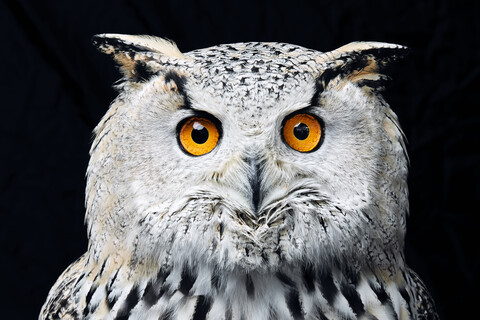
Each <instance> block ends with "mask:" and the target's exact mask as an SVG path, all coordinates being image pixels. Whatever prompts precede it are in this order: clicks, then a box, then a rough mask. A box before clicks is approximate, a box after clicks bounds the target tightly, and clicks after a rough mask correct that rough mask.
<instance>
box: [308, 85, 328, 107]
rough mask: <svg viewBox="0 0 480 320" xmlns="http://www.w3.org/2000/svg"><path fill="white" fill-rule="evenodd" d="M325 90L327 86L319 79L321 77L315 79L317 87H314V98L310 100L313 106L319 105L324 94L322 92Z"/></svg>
mask: <svg viewBox="0 0 480 320" xmlns="http://www.w3.org/2000/svg"><path fill="white" fill-rule="evenodd" d="M324 90H325V88H324V86H323V83H322V82H321V81H319V79H317V81H315V88H314V92H313V96H312V99H311V100H310V105H311V106H318V105H319V102H320V95H321V94H322V92H323V91H324Z"/></svg>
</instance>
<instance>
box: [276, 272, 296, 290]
mask: <svg viewBox="0 0 480 320" xmlns="http://www.w3.org/2000/svg"><path fill="white" fill-rule="evenodd" d="M277 278H278V279H279V280H280V281H281V282H283V283H284V284H285V285H287V286H289V287H294V286H295V283H293V281H292V279H290V278H289V277H287V275H285V274H284V273H281V272H277Z"/></svg>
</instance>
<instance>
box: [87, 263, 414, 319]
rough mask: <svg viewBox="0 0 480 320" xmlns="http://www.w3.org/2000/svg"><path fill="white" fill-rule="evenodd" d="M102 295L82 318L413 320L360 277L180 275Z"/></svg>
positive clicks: (401, 302)
mask: <svg viewBox="0 0 480 320" xmlns="http://www.w3.org/2000/svg"><path fill="white" fill-rule="evenodd" d="M103 292H104V294H105V296H104V299H103V301H104V303H98V301H97V302H94V303H95V304H96V307H95V308H92V307H91V306H89V304H92V302H89V301H86V309H84V311H85V310H88V312H87V313H85V312H83V314H84V315H85V318H87V319H172V320H173V319H212V320H213V319H219V320H220V319H225V320H226V319H255V320H256V319H258V320H262V319H265V320H267V319H332V320H333V319H387V320H388V319H413V317H412V316H411V312H410V306H409V300H410V299H409V298H408V297H403V298H402V295H401V294H399V291H398V290H396V289H395V288H394V287H393V286H392V285H390V286H389V285H385V284H380V283H374V282H372V280H371V279H367V278H366V277H363V276H360V277H359V279H357V280H356V282H354V283H352V282H351V281H350V282H349V281H347V280H346V279H345V278H344V277H343V278H340V277H338V276H337V275H335V274H333V273H326V274H320V275H319V274H314V273H309V272H304V273H303V274H300V275H297V274H287V273H283V272H277V273H274V274H237V275H235V276H230V277H224V276H212V275H211V274H209V275H208V276H207V275H202V274H197V275H196V276H193V275H192V274H188V273H185V272H181V273H179V274H178V275H172V274H170V275H164V276H159V277H157V278H155V279H150V280H148V281H146V282H144V283H137V284H133V285H131V286H129V288H125V287H124V288H123V289H122V288H120V287H118V288H105V290H103ZM92 296H93V295H92ZM96 298H97V299H98V298H99V297H98V296H97V297H96Z"/></svg>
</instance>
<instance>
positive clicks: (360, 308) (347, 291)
mask: <svg viewBox="0 0 480 320" xmlns="http://www.w3.org/2000/svg"><path fill="white" fill-rule="evenodd" d="M341 291H342V294H343V296H344V297H345V299H347V301H348V304H349V305H350V307H351V308H352V310H353V313H355V315H356V316H357V317H360V316H361V315H363V314H364V313H365V307H364V305H363V302H362V300H361V299H360V295H359V294H358V292H357V290H355V287H353V286H352V285H349V284H346V283H344V284H342V286H341Z"/></svg>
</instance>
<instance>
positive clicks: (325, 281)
mask: <svg viewBox="0 0 480 320" xmlns="http://www.w3.org/2000/svg"><path fill="white" fill-rule="evenodd" d="M319 278H320V284H321V286H322V294H323V296H324V297H325V299H327V301H328V303H330V304H331V305H332V304H333V300H334V299H335V296H336V294H337V292H338V289H337V287H336V286H335V283H334V282H333V278H332V275H331V274H330V273H323V272H322V273H320V274H319Z"/></svg>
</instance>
